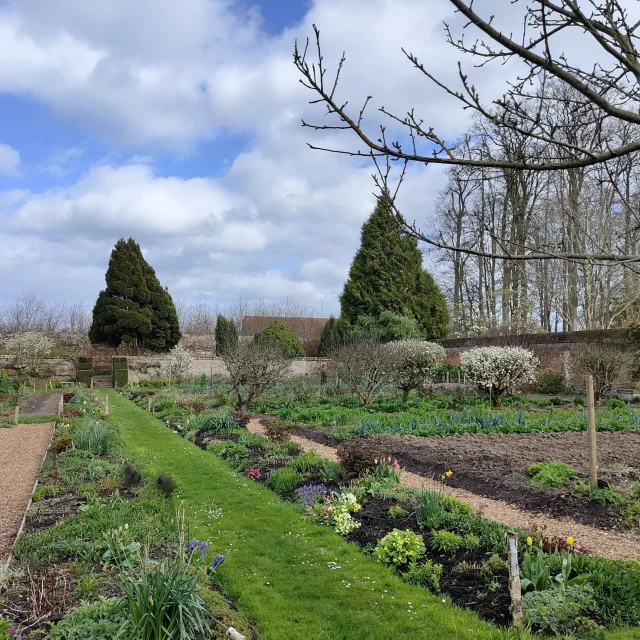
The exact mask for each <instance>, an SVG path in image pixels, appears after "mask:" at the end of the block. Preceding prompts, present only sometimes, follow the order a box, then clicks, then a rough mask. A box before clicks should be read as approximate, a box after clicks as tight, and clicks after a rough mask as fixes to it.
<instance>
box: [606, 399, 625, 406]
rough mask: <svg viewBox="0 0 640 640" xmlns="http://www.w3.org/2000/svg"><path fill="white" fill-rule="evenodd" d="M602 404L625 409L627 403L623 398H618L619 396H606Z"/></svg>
mask: <svg viewBox="0 0 640 640" xmlns="http://www.w3.org/2000/svg"><path fill="white" fill-rule="evenodd" d="M604 404H605V406H606V407H607V408H608V409H626V408H627V403H626V402H625V401H624V400H620V398H607V400H606V401H605V403H604Z"/></svg>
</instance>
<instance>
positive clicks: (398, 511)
mask: <svg viewBox="0 0 640 640" xmlns="http://www.w3.org/2000/svg"><path fill="white" fill-rule="evenodd" d="M408 515H409V512H408V511H407V510H406V509H405V508H404V507H401V506H400V505H399V504H394V505H393V506H392V507H389V517H390V518H393V519H394V520H395V519H396V518H406V517H407V516H408Z"/></svg>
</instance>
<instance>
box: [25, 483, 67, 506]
mask: <svg viewBox="0 0 640 640" xmlns="http://www.w3.org/2000/svg"><path fill="white" fill-rule="evenodd" d="M59 492H60V486H59V485H57V484H41V485H39V486H38V487H37V488H36V490H35V491H34V492H33V495H32V496H31V498H32V500H33V501H34V502H38V501H39V500H44V499H46V498H54V497H55V496H57V495H58V493H59Z"/></svg>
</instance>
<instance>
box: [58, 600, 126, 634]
mask: <svg viewBox="0 0 640 640" xmlns="http://www.w3.org/2000/svg"><path fill="white" fill-rule="evenodd" d="M116 605H117V601H116V600H113V599H110V600H99V601H97V602H92V603H91V604H84V605H82V606H81V607H78V608H77V609H72V610H71V611H70V612H69V613H67V615H65V616H64V618H62V620H60V621H59V622H57V623H56V624H54V625H51V628H50V630H49V633H48V634H47V640H87V638H90V639H91V640H111V639H112V638H115V637H116V635H117V633H118V631H119V630H120V629H121V628H122V626H123V625H124V624H125V616H124V613H123V612H122V611H119V610H118V609H117V606H116Z"/></svg>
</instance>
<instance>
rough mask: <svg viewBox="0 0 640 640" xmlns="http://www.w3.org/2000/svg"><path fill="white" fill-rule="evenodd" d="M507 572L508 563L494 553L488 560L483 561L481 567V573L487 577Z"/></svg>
mask: <svg viewBox="0 0 640 640" xmlns="http://www.w3.org/2000/svg"><path fill="white" fill-rule="evenodd" d="M508 570H509V563H508V562H507V561H506V560H505V559H504V558H502V557H501V556H499V555H498V554H497V553H494V554H493V555H492V556H491V557H490V558H489V559H488V560H485V561H484V562H483V563H482V567H481V571H482V573H484V574H485V575H489V576H495V575H499V574H501V573H506V572H507V571H508Z"/></svg>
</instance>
